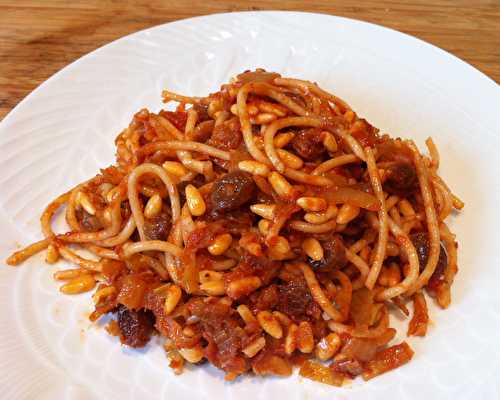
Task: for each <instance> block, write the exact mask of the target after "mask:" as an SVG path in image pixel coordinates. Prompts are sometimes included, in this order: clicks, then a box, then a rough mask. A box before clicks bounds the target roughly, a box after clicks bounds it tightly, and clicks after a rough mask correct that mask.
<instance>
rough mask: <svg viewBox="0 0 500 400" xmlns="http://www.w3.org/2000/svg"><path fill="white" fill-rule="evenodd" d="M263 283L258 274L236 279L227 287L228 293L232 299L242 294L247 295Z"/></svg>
mask: <svg viewBox="0 0 500 400" xmlns="http://www.w3.org/2000/svg"><path fill="white" fill-rule="evenodd" d="M261 285H262V281H261V280H260V278H259V277H258V276H247V277H245V278H241V279H238V280H235V281H232V282H231V283H230V284H229V285H228V287H227V295H228V296H229V297H231V298H232V299H237V298H239V297H241V296H246V295H248V294H250V293H252V292H254V291H255V290H257V289H258V288H259V287H260V286H261Z"/></svg>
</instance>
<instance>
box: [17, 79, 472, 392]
mask: <svg viewBox="0 0 500 400" xmlns="http://www.w3.org/2000/svg"><path fill="white" fill-rule="evenodd" d="M163 98H164V101H165V103H170V102H176V103H177V106H176V109H175V111H165V110H162V111H160V112H159V113H158V114H155V113H151V112H149V111H148V110H141V111H139V112H138V113H137V114H136V115H135V116H134V118H133V119H132V122H131V123H130V125H129V126H128V127H127V128H126V129H125V130H123V131H122V132H121V133H120V134H119V135H118V137H117V138H116V141H115V143H116V146H117V151H116V164H115V165H113V166H110V167H108V168H106V169H104V170H101V173H100V174H98V175H96V176H95V177H94V178H92V179H90V180H89V181H87V182H84V183H82V184H80V185H78V186H76V187H75V188H74V189H72V190H71V191H70V192H68V193H65V194H63V195H61V196H59V197H58V198H57V199H55V200H54V201H53V202H52V203H51V204H49V206H48V207H47V208H46V210H45V211H44V213H43V215H42V218H41V221H42V231H43V234H44V236H45V238H44V239H43V240H40V241H38V242H36V243H34V244H32V245H29V246H28V247H26V248H25V249H22V250H20V251H18V252H16V253H14V254H13V255H12V256H10V257H9V258H8V260H7V263H8V264H11V265H17V264H19V263H21V262H23V261H24V260H26V259H27V258H29V257H31V256H32V255H34V254H35V253H37V252H40V251H43V250H45V249H46V250H47V262H50V263H54V262H56V261H57V260H58V259H59V257H62V258H64V259H65V260H67V261H69V262H71V263H73V264H75V265H76V266H77V268H75V269H70V270H64V271H58V272H56V274H55V275H54V278H55V279H57V280H62V281H65V284H64V285H63V286H61V291H62V292H63V293H66V294H76V293H81V292H84V291H90V290H94V289H95V293H94V295H93V300H94V303H95V310H94V312H93V313H92V315H91V316H90V318H91V320H92V321H95V320H97V319H99V318H100V317H102V316H104V315H106V314H112V315H114V319H113V320H112V322H111V323H110V326H109V328H108V331H109V332H114V333H116V334H117V335H119V336H120V340H121V342H122V343H123V344H125V345H128V346H132V347H142V346H144V345H145V344H146V343H147V342H148V341H149V339H150V337H151V335H152V334H154V333H155V332H157V333H158V334H159V335H161V336H162V337H164V339H165V349H166V351H167V352H168V355H169V357H170V359H171V363H170V365H171V367H172V368H173V369H174V370H175V372H176V373H179V372H180V371H181V370H182V366H183V365H184V363H185V362H189V363H194V364H199V363H201V362H202V361H203V360H208V361H209V362H210V363H212V364H213V365H215V366H216V367H217V368H220V369H222V370H224V371H225V372H226V379H228V380H232V379H235V378H236V377H237V376H239V375H241V374H243V373H246V372H251V371H253V373H255V374H258V375H282V376H286V375H290V374H291V372H292V367H293V366H294V365H300V366H301V370H300V373H301V374H302V375H303V376H305V377H308V378H311V379H314V380H317V381H321V382H326V383H331V384H334V385H341V384H342V383H343V382H344V381H345V380H347V379H353V378H354V377H356V376H358V375H360V376H362V377H363V378H364V379H371V378H372V377H375V376H377V375H379V374H381V373H384V372H386V371H388V370H391V369H394V368H396V367H399V366H400V365H402V364H404V363H406V362H408V361H409V360H410V359H411V358H412V355H413V351H412V350H411V348H410V347H409V345H408V344H407V343H406V342H402V343H400V344H396V345H390V341H391V340H392V339H393V338H394V335H395V330H394V329H393V328H391V327H390V323H389V322H390V321H389V305H390V304H393V305H396V306H397V307H398V308H399V309H400V310H402V311H403V312H404V313H405V315H408V314H409V311H408V309H407V308H406V306H405V304H406V302H408V301H412V302H413V304H414V309H415V311H414V315H413V316H412V318H411V322H410V326H409V330H408V334H409V335H419V336H423V335H425V333H426V331H427V323H428V320H429V317H428V311H427V305H426V300H425V297H424V295H423V293H424V291H425V292H427V293H428V294H429V295H430V296H431V297H433V298H435V299H436V301H437V303H438V304H439V305H440V306H441V307H442V308H446V307H448V305H449V304H450V301H451V293H450V290H451V286H452V283H453V279H454V277H455V274H456V273H457V270H458V268H457V251H456V247H457V243H456V241H455V236H454V235H453V233H452V232H451V231H450V229H449V228H448V226H447V225H446V223H445V221H444V219H445V218H446V217H448V216H449V215H450V214H451V213H452V211H453V209H457V210H458V209H461V208H462V207H463V203H462V202H461V201H460V200H459V199H458V198H457V197H456V196H455V195H454V194H452V192H451V191H450V189H449V188H448V186H447V185H446V184H445V182H444V181H443V180H442V179H441V178H440V177H439V176H438V174H437V170H438V167H439V163H440V158H439V153H438V150H437V147H436V145H435V144H434V142H433V141H432V139H430V138H429V139H428V140H427V141H426V144H427V146H428V149H429V153H430V156H429V157H427V156H425V155H422V154H421V153H420V152H419V150H418V149H417V147H416V146H415V144H414V143H413V142H411V141H406V140H402V139H392V138H391V137H389V136H388V135H380V134H379V132H378V130H377V129H376V128H374V127H373V126H371V125H370V124H369V123H368V122H367V121H366V120H364V119H361V118H359V117H358V116H357V114H356V113H355V112H354V111H353V110H352V109H351V108H350V107H349V105H348V104H347V103H345V102H344V101H343V100H341V99H339V98H338V97H336V96H334V95H332V94H329V93H327V92H326V91H324V90H323V89H321V88H319V87H318V86H317V85H316V84H314V83H311V82H307V81H303V80H298V79H287V78H282V77H281V76H280V75H279V74H276V73H269V72H265V71H264V70H261V69H258V70H256V71H253V72H244V73H242V74H240V75H238V76H237V77H236V78H234V79H233V80H232V81H231V82H230V83H228V84H225V85H222V87H221V90H220V91H218V92H216V93H213V94H210V95H209V96H207V97H189V96H183V95H179V94H175V93H172V92H168V91H164V92H163ZM64 206H65V207H66V214H65V215H66V221H67V223H68V225H69V227H70V231H69V232H67V233H64V234H56V233H54V232H53V230H52V228H51V219H52V217H53V215H54V214H55V213H56V211H57V210H58V209H59V208H61V207H64ZM70 246H71V247H70ZM78 247H80V248H82V249H86V250H87V251H90V252H91V253H93V254H94V255H95V256H96V257H97V259H95V258H93V259H88V258H86V257H84V256H82V255H80V254H77V253H76V252H75V248H78ZM315 358H317V359H318V360H319V361H321V362H322V363H319V362H317V361H315V360H314V359H315ZM324 362H328V363H329V364H328V365H325V364H324Z"/></svg>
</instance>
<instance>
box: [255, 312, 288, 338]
mask: <svg viewBox="0 0 500 400" xmlns="http://www.w3.org/2000/svg"><path fill="white" fill-rule="evenodd" d="M257 321H259V324H260V326H261V328H262V329H264V331H265V332H266V333H267V334H268V335H270V336H272V337H273V338H275V339H281V337H282V336H283V328H281V325H280V323H279V322H278V320H277V319H276V317H275V316H274V315H273V314H271V313H270V312H269V311H260V312H259V313H258V314H257Z"/></svg>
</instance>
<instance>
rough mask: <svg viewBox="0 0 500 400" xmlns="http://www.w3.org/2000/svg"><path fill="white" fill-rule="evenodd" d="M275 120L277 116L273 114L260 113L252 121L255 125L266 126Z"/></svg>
mask: <svg viewBox="0 0 500 400" xmlns="http://www.w3.org/2000/svg"><path fill="white" fill-rule="evenodd" d="M276 118H277V116H276V114H274V113H260V114H257V115H256V116H255V117H253V121H254V123H255V124H259V125H264V124H266V125H267V124H270V123H271V122H273V121H274V120H276Z"/></svg>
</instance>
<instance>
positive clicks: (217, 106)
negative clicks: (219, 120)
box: [207, 98, 222, 119]
mask: <svg viewBox="0 0 500 400" xmlns="http://www.w3.org/2000/svg"><path fill="white" fill-rule="evenodd" d="M221 109H222V101H221V99H219V98H215V99H213V100H212V101H211V102H210V103H209V104H208V108H207V113H208V115H209V116H210V117H211V118H213V119H215V118H214V117H215V113H216V112H217V111H220V110H221Z"/></svg>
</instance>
